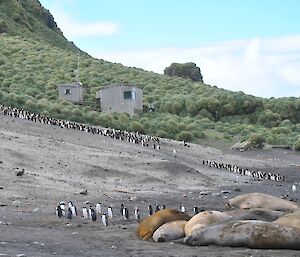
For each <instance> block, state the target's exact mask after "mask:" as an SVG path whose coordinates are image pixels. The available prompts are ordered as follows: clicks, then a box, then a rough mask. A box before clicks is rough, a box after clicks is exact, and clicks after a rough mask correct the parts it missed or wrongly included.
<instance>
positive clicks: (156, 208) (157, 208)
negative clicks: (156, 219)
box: [155, 203, 160, 212]
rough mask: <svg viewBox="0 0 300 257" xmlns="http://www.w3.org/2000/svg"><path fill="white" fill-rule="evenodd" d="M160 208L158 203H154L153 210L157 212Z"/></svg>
mask: <svg viewBox="0 0 300 257" xmlns="http://www.w3.org/2000/svg"><path fill="white" fill-rule="evenodd" d="M159 210H160V208H159V205H158V204H157V203H156V204H155V212H158V211H159Z"/></svg>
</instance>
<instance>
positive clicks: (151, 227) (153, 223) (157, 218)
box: [136, 209, 190, 240]
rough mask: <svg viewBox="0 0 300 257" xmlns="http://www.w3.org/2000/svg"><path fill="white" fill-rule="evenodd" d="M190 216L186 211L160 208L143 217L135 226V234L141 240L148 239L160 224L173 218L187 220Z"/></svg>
mask: <svg viewBox="0 0 300 257" xmlns="http://www.w3.org/2000/svg"><path fill="white" fill-rule="evenodd" d="M189 219H190V216H189V215H188V214H187V213H183V212H181V211H177V210H173V209H162V210H160V211H158V212H155V213H154V214H153V215H151V216H149V217H147V218H145V219H144V220H143V221H142V222H141V223H140V224H139V226H138V228H137V232H136V234H137V236H138V237H139V238H141V239H143V240H149V239H150V238H151V237H152V235H153V233H154V231H155V230H156V229H158V228H159V227H160V226H161V225H163V224H165V223H167V222H169V221H174V220H189Z"/></svg>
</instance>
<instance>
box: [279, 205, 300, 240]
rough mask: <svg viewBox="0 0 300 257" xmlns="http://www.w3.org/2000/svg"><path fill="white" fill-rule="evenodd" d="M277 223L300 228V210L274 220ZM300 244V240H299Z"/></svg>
mask: <svg viewBox="0 0 300 257" xmlns="http://www.w3.org/2000/svg"><path fill="white" fill-rule="evenodd" d="M274 223H276V224H280V225H283V226H286V227H290V228H297V229H299V230H300V210H298V211H296V212H294V213H288V214H286V215H284V216H282V217H280V218H278V219H277V220H275V221H274ZM299 244H300V242H299Z"/></svg>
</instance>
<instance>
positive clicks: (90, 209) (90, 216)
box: [88, 206, 93, 219]
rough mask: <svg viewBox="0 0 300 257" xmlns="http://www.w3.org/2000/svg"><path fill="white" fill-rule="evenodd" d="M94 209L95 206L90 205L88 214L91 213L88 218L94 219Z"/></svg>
mask: <svg viewBox="0 0 300 257" xmlns="http://www.w3.org/2000/svg"><path fill="white" fill-rule="evenodd" d="M92 209H93V206H90V208H89V211H88V214H89V216H88V218H89V219H92Z"/></svg>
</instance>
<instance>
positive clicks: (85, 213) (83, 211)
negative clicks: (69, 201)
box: [82, 206, 88, 220]
mask: <svg viewBox="0 0 300 257" xmlns="http://www.w3.org/2000/svg"><path fill="white" fill-rule="evenodd" d="M82 215H83V218H84V219H86V220H87V219H88V211H87V208H86V207H85V206H84V207H83V208H82Z"/></svg>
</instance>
